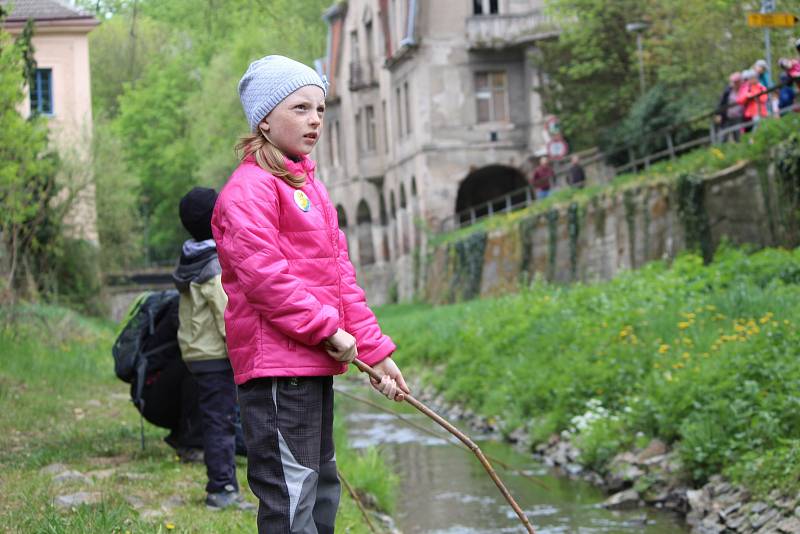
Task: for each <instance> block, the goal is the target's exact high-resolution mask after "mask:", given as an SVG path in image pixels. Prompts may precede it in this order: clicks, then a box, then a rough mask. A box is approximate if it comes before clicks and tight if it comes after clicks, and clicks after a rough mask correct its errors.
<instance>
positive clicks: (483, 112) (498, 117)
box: [475, 72, 508, 122]
mask: <svg viewBox="0 0 800 534" xmlns="http://www.w3.org/2000/svg"><path fill="white" fill-rule="evenodd" d="M475 99H476V102H477V105H478V122H496V121H507V120H508V85H507V82H506V73H505V72H476V73H475Z"/></svg>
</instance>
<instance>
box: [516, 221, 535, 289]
mask: <svg viewBox="0 0 800 534" xmlns="http://www.w3.org/2000/svg"><path fill="white" fill-rule="evenodd" d="M538 224H539V216H538V215H537V216H535V217H526V218H525V219H521V220H520V221H519V239H520V247H522V254H520V266H519V275H520V284H521V285H528V284H529V283H530V281H531V280H532V279H533V269H532V266H531V264H532V263H533V243H534V237H535V235H536V227H537V226H538Z"/></svg>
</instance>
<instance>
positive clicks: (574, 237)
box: [567, 202, 581, 280]
mask: <svg viewBox="0 0 800 534" xmlns="http://www.w3.org/2000/svg"><path fill="white" fill-rule="evenodd" d="M580 224H581V208H580V206H578V204H576V203H575V202H573V203H572V204H570V205H569V208H567V233H568V235H569V269H570V274H571V276H572V280H577V279H578V234H579V233H580Z"/></svg>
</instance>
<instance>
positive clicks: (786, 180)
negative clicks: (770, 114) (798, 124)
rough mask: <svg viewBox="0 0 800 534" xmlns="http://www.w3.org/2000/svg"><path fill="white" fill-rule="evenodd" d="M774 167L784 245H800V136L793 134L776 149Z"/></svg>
mask: <svg viewBox="0 0 800 534" xmlns="http://www.w3.org/2000/svg"><path fill="white" fill-rule="evenodd" d="M775 159H776V160H777V163H776V165H775V170H776V174H777V177H778V180H777V182H778V187H780V191H779V194H778V195H777V196H778V204H779V210H778V211H779V212H780V213H781V222H782V226H783V231H784V234H785V236H786V237H785V239H784V242H785V243H784V244H785V245H787V246H790V247H796V246H798V245H800V235H799V234H800V228H798V226H800V212H799V211H798V210H800V136H798V134H797V133H793V134H791V135H790V136H789V139H788V140H787V141H786V143H784V144H782V145H781V146H779V147H778V149H777V153H776V158H775Z"/></svg>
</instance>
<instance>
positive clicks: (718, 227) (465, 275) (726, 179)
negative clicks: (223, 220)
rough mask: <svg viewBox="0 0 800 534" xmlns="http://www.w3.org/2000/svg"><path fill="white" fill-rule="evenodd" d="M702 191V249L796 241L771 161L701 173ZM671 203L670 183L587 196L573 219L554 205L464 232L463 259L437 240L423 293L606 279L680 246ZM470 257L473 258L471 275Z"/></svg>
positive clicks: (500, 290) (484, 293)
mask: <svg viewBox="0 0 800 534" xmlns="http://www.w3.org/2000/svg"><path fill="white" fill-rule="evenodd" d="M701 187H702V191H703V205H702V210H703V212H704V214H705V217H706V218H707V219H706V220H707V222H708V232H707V234H706V241H707V242H708V244H709V246H710V248H711V249H715V248H716V247H717V246H719V244H720V242H721V241H722V240H723V239H727V240H729V241H730V242H732V243H734V244H740V245H741V244H749V245H753V246H756V247H765V246H777V245H783V246H796V245H797V243H796V241H797V233H796V228H795V223H794V222H793V219H792V218H793V217H794V215H793V214H792V213H790V209H789V208H787V207H786V206H784V205H783V204H784V201H782V200H781V196H780V195H779V192H778V187H777V185H776V180H775V174H774V171H773V169H772V168H771V167H769V168H767V167H758V166H755V165H751V164H747V163H741V164H737V165H735V166H733V167H731V168H729V169H726V170H724V171H721V172H719V173H716V174H714V175H712V176H707V177H704V178H702V182H701ZM679 204H680V199H679V197H678V191H677V186H676V184H666V183H662V184H653V185H645V186H639V187H634V188H631V189H628V190H626V191H621V192H618V193H616V194H613V195H606V196H600V197H597V198H596V199H594V200H591V201H589V203H588V204H587V205H585V206H583V207H582V208H581V209H580V210H579V211H578V214H579V216H578V217H577V218H576V217H575V216H574V213H575V212H574V211H573V215H571V214H570V207H569V206H560V207H557V208H554V209H553V210H552V211H550V212H548V213H543V214H538V215H533V216H529V217H528V218H524V219H521V220H517V221H516V222H515V223H514V224H509V225H507V226H506V227H505V228H503V229H498V230H493V231H490V232H489V233H488V234H485V241H484V242H482V243H481V239H482V236H481V235H480V234H479V235H475V236H471V237H468V238H467V239H468V240H469V239H471V240H472V242H471V245H469V246H472V247H473V255H474V254H479V258H477V259H476V258H475V257H473V258H471V259H470V258H469V257H468V256H469V252H467V260H465V259H464V250H465V248H464V247H465V241H462V242H461V244H456V243H449V244H443V245H440V246H438V247H435V248H432V249H431V250H429V251H428V254H427V255H426V256H425V264H424V266H423V269H424V273H425V274H424V277H425V280H426V284H425V296H426V298H427V300H429V301H430V302H433V303H436V304H443V303H449V302H453V301H456V300H460V299H463V298H472V297H475V296H480V297H491V296H497V295H501V294H504V293H509V292H513V291H515V290H517V289H518V288H519V287H520V285H521V284H526V283H529V281H530V280H533V279H544V280H549V281H553V282H562V283H567V282H572V281H585V282H590V281H597V280H608V279H610V278H612V277H613V276H615V275H616V274H618V273H619V272H621V271H623V270H626V269H632V268H637V267H641V266H642V265H644V264H645V263H646V262H648V261H652V260H658V259H667V260H669V259H671V258H674V257H675V256H676V255H677V254H678V253H679V252H681V251H683V250H685V249H686V248H687V236H686V232H685V225H684V219H683V218H682V216H681V214H680V213H679ZM574 209H575V208H572V210H574ZM551 220H552V221H553V223H551V222H550V221H551ZM575 221H577V224H574V222H575ZM575 230H577V238H572V237H571V233H572V234H574V232H575ZM481 247H482V248H481ZM467 248H469V247H467ZM470 261H472V262H476V261H477V263H478V264H479V268H478V272H477V273H476V272H475V269H474V267H473V266H471V265H469V262H470ZM470 273H471V274H470Z"/></svg>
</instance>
